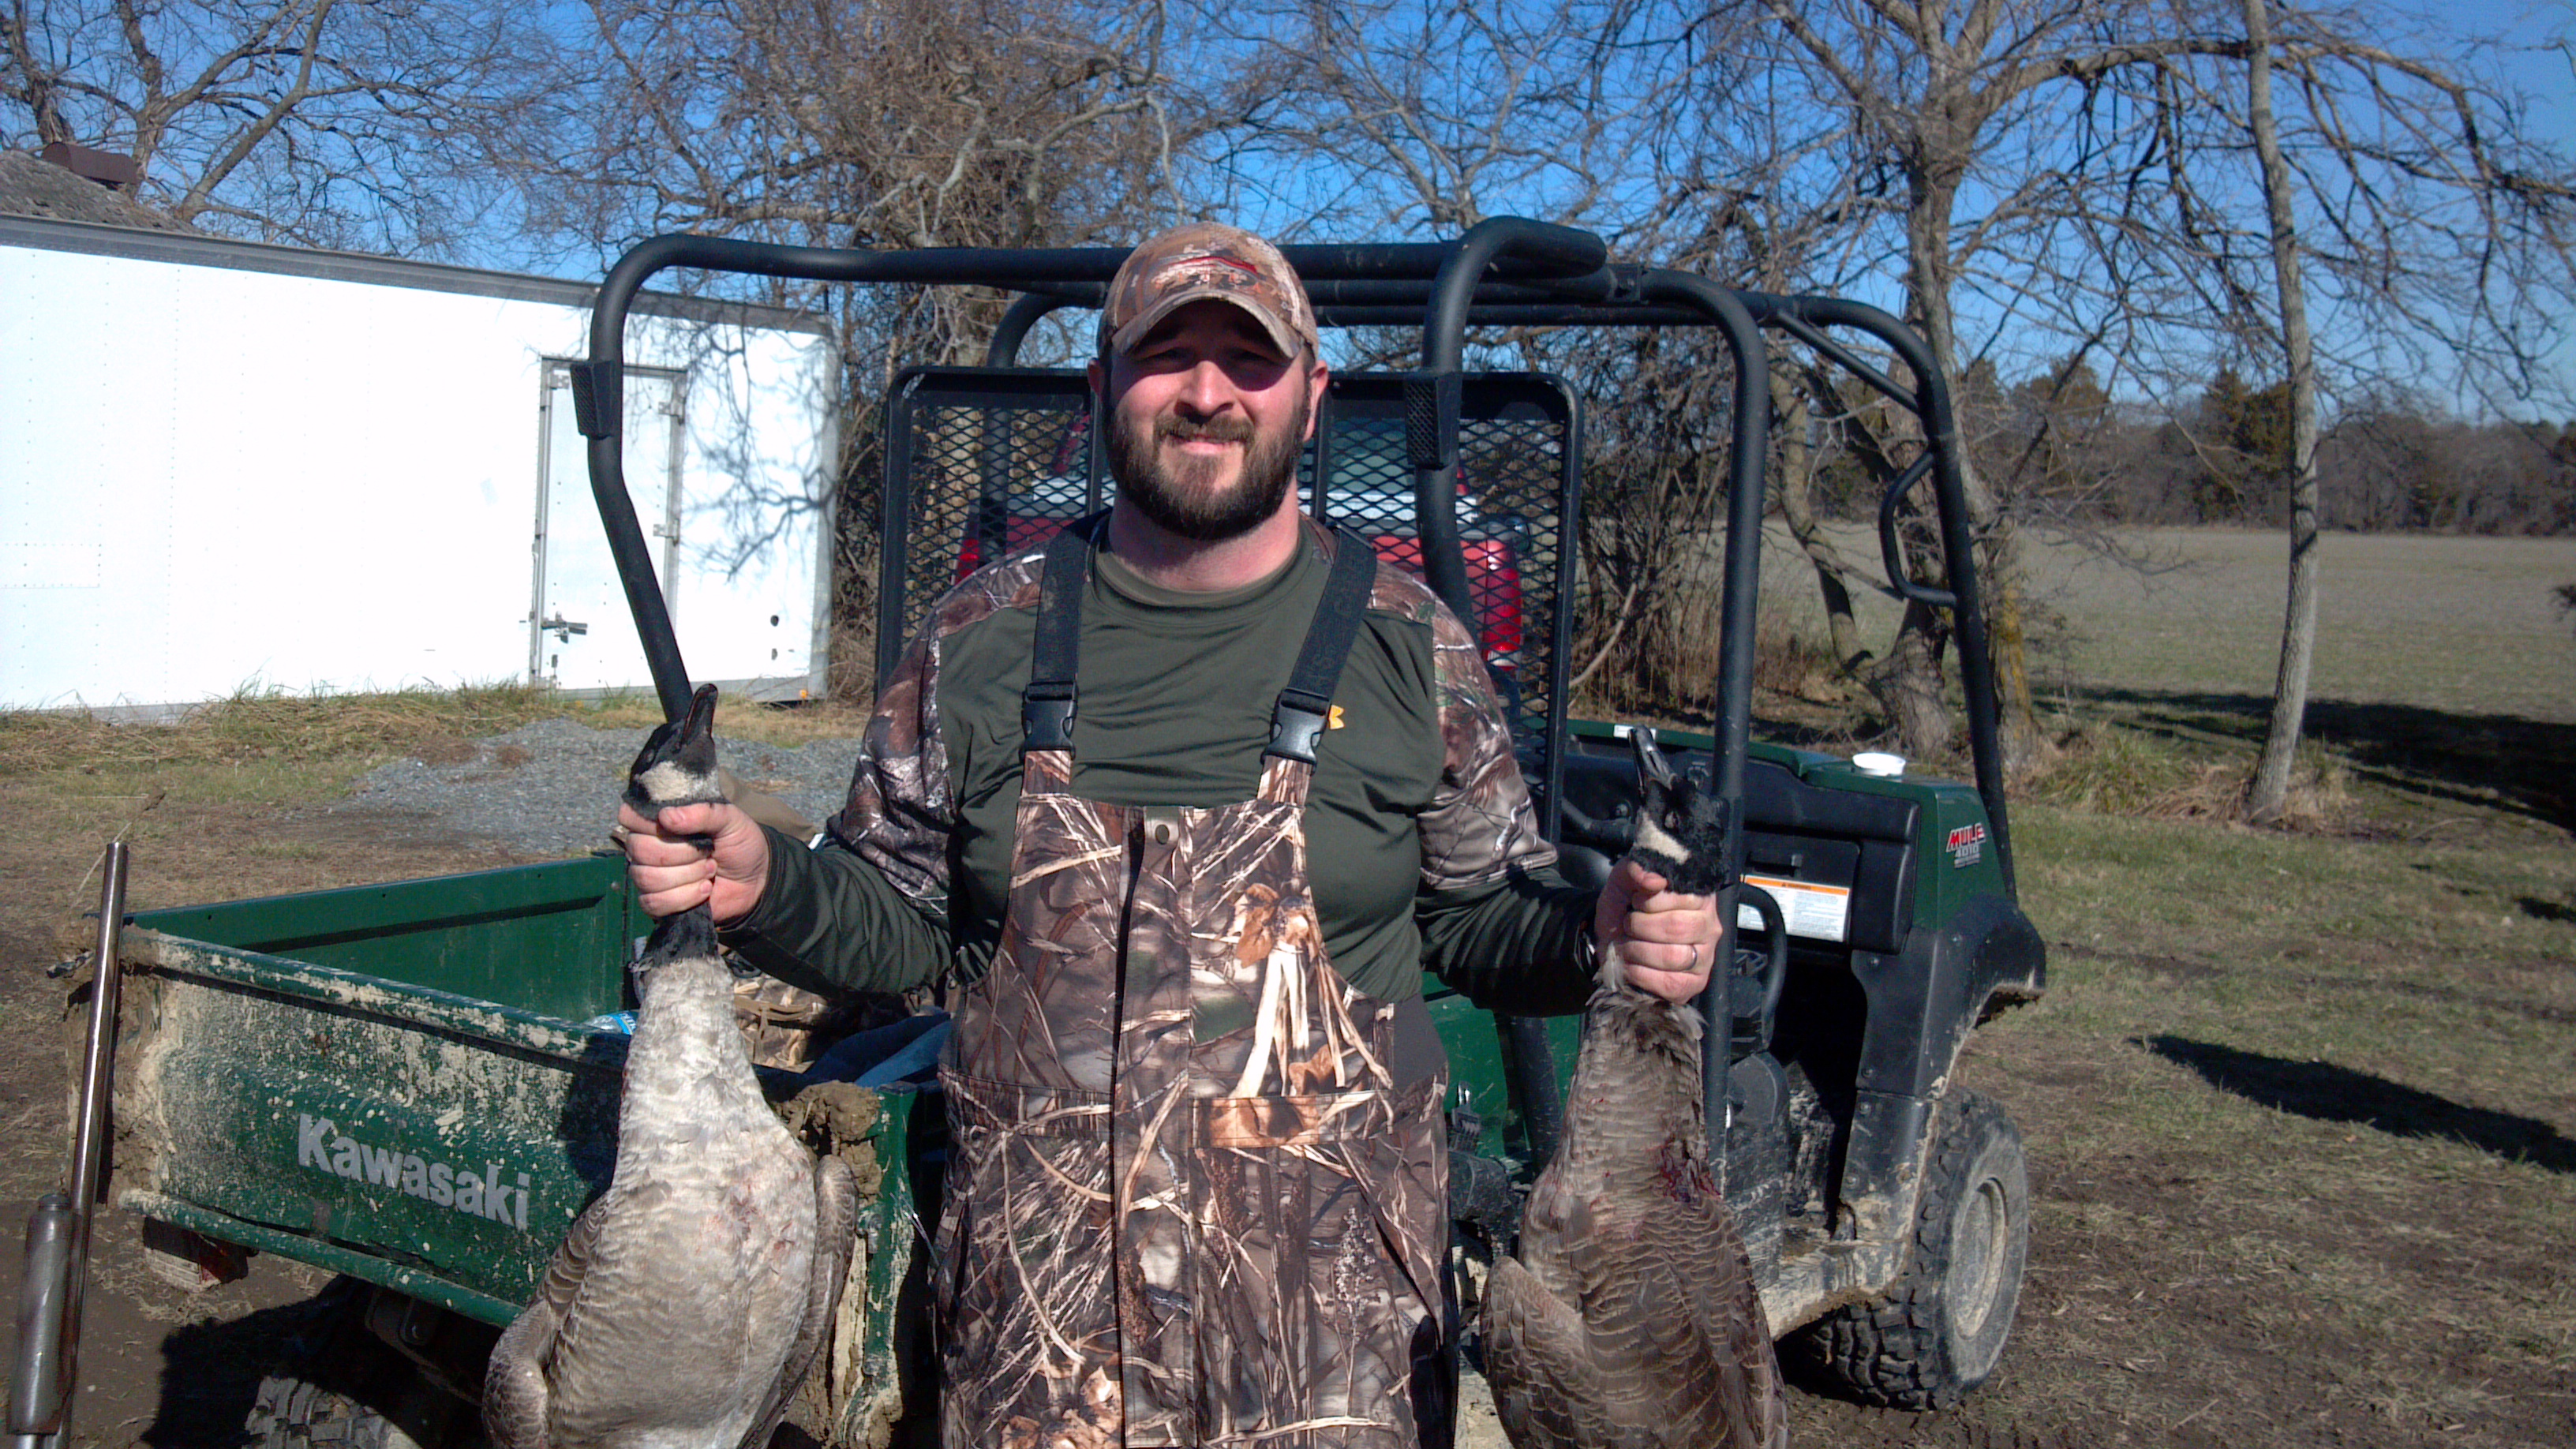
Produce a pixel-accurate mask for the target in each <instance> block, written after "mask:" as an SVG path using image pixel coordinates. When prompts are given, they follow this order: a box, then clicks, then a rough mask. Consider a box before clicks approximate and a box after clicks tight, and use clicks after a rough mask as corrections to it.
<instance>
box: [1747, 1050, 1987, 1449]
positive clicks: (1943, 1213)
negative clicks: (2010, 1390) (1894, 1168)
mask: <svg viewBox="0 0 2576 1449" xmlns="http://www.w3.org/2000/svg"><path fill="white" fill-rule="evenodd" d="M1939 1113H1940V1116H1939V1120H1938V1122H1937V1123H1936V1125H1935V1126H1934V1129H1933V1136H1932V1143H1931V1149H1930V1151H1929V1152H1928V1153H1927V1154H1926V1160H1925V1162H1924V1171H1923V1196H1922V1199H1921V1201H1920V1202H1919V1203H1918V1204H1917V1205H1916V1208H1915V1213H1914V1242H1913V1252H1912V1253H1911V1255H1910V1256H1909V1258H1908V1260H1907V1262H1906V1265H1905V1270H1904V1272H1903V1273H1901V1274H1899V1275H1898V1277H1897V1280H1896V1283H1895V1285H1894V1286H1893V1287H1891V1288H1890V1289H1889V1290H1888V1292H1887V1295H1886V1296H1885V1297H1882V1298H1878V1299H1875V1300H1873V1301H1871V1302H1867V1303H1858V1304H1853V1305H1851V1306H1850V1307H1847V1308H1841V1309H1837V1310H1835V1311H1834V1312H1832V1313H1828V1314H1826V1315H1825V1316H1824V1317H1823V1318H1820V1319H1818V1320H1816V1321H1815V1322H1814V1323H1811V1324H1809V1325H1807V1326H1806V1327H1805V1328H1802V1329H1800V1330H1799V1331H1798V1332H1797V1333H1796V1334H1793V1335H1792V1336H1791V1338H1790V1341H1789V1342H1788V1343H1787V1344H1784V1345H1783V1347H1786V1348H1788V1349H1790V1350H1791V1351H1792V1353H1793V1354H1794V1355H1795V1356H1796V1357H1797V1358H1798V1359H1799V1360H1801V1361H1802V1362H1803V1366H1805V1367H1807V1368H1809V1369H1811V1370H1813V1371H1815V1372H1816V1373H1818V1374H1819V1375H1821V1376H1822V1377H1823V1378H1824V1379H1826V1380H1827V1381H1828V1382H1829V1383H1830V1384H1831V1385H1832V1386H1833V1387H1836V1388H1839V1389H1842V1390H1844V1391H1846V1392H1848V1393H1850V1394H1851V1395H1852V1396H1853V1397H1855V1398H1858V1399H1860V1400H1862V1401H1863V1402H1865V1403H1872V1404H1882V1405H1885V1406H1887V1407H1889V1408H1897V1409H1948V1408H1953V1407H1956V1406H1957V1404H1958V1403H1959V1401H1960V1400H1961V1399H1962V1398H1964V1397H1966V1396H1967V1395H1968V1394H1969V1393H1970V1392H1972V1391H1973V1390H1975V1389H1977V1388H1978V1387H1980V1386H1982V1385H1983V1384H1984V1383H1985V1382H1986V1380H1987V1379H1989V1378H1991V1377H1993V1376H1994V1372H1995V1365H1996V1364H1997V1363H1999V1362H2000V1361H2001V1360H2002V1358H2003V1352H2004V1341H2005V1340H2006V1339H2007V1338H2009V1337H2010V1336H2011V1334H2012V1321H2013V1311H2014V1309H2015V1308H2016V1307H2018V1306H2019V1304H2020V1302H2021V1277H2022V1268H2023V1266H2024V1264H2025V1263H2027V1262H2028V1260H2029V1257H2030V1171H2029V1166H2028V1163H2027V1161H2026V1159H2025V1158H2024V1156H2023V1153H2022V1144H2021V1130H2020V1129H2019V1128H2017V1127H2015V1126H2013V1123H2012V1119H2011V1118H2010V1117H2007V1116H2005V1115H2004V1111H2003V1109H2002V1108H2001V1107H1998V1106H1996V1105H1995V1104H1994V1103H1993V1102H1992V1101H1990V1100H1988V1099H1987V1098H1985V1097H1983V1096H1980V1095H1979V1094H1977V1093H1975V1092H1969V1091H1960V1092H1958V1093H1956V1094H1954V1095H1953V1096H1951V1097H1948V1098H1946V1099H1944V1101H1943V1102H1942V1104H1941V1106H1940V1108H1939Z"/></svg>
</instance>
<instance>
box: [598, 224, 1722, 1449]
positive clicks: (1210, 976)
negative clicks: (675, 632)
mask: <svg viewBox="0 0 2576 1449" xmlns="http://www.w3.org/2000/svg"><path fill="white" fill-rule="evenodd" d="M1090 371H1091V383H1092V387H1093V388H1094V389H1095V390H1096V391H1097V392H1098V393H1099V395H1100V396H1101V397H1102V399H1103V400H1104V401H1105V403H1106V404H1107V416H1108V418H1109V433H1108V436H1107V438H1106V440H1105V441H1106V442H1107V443H1108V448H1109V456H1110V465H1111V470H1112V472H1113V474H1114V475H1115V476H1116V478H1117V480H1118V485H1119V491H1118V501H1117V504H1116V506H1115V507H1113V508H1112V509H1111V510H1110V511H1109V512H1108V513H1107V515H1106V516H1105V518H1104V519H1101V520H1094V521H1087V522H1086V523H1085V524H1081V525H1077V526H1076V527H1075V528H1074V529H1072V530H1069V531H1068V533H1067V534H1066V535H1065V537H1064V538H1063V539H1061V540H1059V541H1058V542H1056V543H1054V544H1051V545H1050V546H1049V548H1048V549H1047V550H1046V551H1045V552H1044V553H1043V554H1037V553H1033V554H1029V555H1026V556H1023V557H1020V558H1014V559H1009V560H1005V561H1003V562H1001V563H999V564H996V565H994V566H993V567H991V568H988V569H986V570H984V571H983V572H981V573H979V574H977V575H975V576H974V577H972V578H970V579H968V580H967V581H966V582H964V583H963V584H960V585H959V586H958V587H957V588H956V589H955V590H953V591H951V593H950V594H949V595H948V597H947V598H946V599H944V600H943V601H942V602H941V603H940V605H939V607H938V609H937V610H936V612H935V614H934V616H933V619H932V621H931V623H930V624H929V626H928V627H927V628H926V629H925V630H924V633H923V635H922V637H921V638H919V639H917V640H915V641H914V642H913V644H912V646H911V648H910V650H909V651H908V652H907V653H906V655H905V656H904V661H903V663H902V665H901V666H900V667H899V668H898V670H897V671H896V675H895V677H894V679H893V680H892V681H891V682H890V683H889V684H888V685H887V687H886V689H885V691H884V693H883V695H882V696H881V697H880V699H879V700H878V704H877V712H876V715H875V717H874V719H873V720H872V721H871V722H870V725H869V729H868V736H867V743H866V748H865V751H864V753H863V755H862V757H861V760H860V764H859V768H858V772H857V778H856V779H855V780H854V782H853V784H852V789H851V795H850V803H849V806H848V808H847V809H845V810H844V811H843V812H842V813H841V815H840V816H839V817H837V818H836V819H835V820H834V821H833V823H832V827H831V830H830V832H829V834H828V838H827V839H826V840H825V841H823V842H822V843H821V845H820V846H819V848H817V849H814V850H810V851H809V850H807V849H805V848H803V847H802V846H801V845H798V844H797V843H796V842H794V841H792V840H790V839H788V838H787V837H785V836H782V835H777V834H775V833H764V832H763V830H762V829H761V828H760V827H759V826H757V825H755V824H753V823H752V822H751V821H750V820H749V819H748V818H747V817H745V816H743V814H742V813H741V812H740V811H739V810H738V809H735V808H734V807H731V806H723V805H717V806H706V807H700V808H698V809H696V810H665V811H664V812H663V813H662V817H661V819H660V820H659V821H658V822H651V821H646V820H644V819H643V818H641V817H640V816H636V815H633V814H631V813H629V814H626V815H624V816H622V822H623V824H624V825H625V826H626V827H627V829H628V830H629V831H630V832H631V836H630V839H629V842H628V846H627V850H628V854H629V857H630V861H631V871H632V875H633V878H634V881H635V884H636V886H637V889H638V891H639V892H640V894H641V896H642V899H643V902H644V905H645V908H646V909H647V910H649V911H651V912H652V913H654V914H656V915H662V914H668V913H670V912H673V911H678V910H683V909H686V908H688V907H689V906H692V905H695V904H697V903H698V902H700V901H708V902H710V903H711V904H712V906H713V908H714V913H715V917H716V920H717V921H718V922H719V923H721V924H723V925H725V926H726V928H727V931H728V937H729V939H730V940H731V941H732V943H733V944H734V945H735V946H736V948H737V949H738V950H740V951H741V952H742V953H743V954H744V955H745V956H747V957H748V958H749V959H751V960H753V961H754V962H756V963H758V964H760V965H762V966H763V967H765V968H767V969H769V970H771V971H772V972H774V973H776V974H779V975H782V976H789V977H791V978H793V977H800V976H801V977H803V978H805V979H811V978H812V977H814V976H817V975H819V976H822V977H826V978H829V979H831V980H834V981H838V982H840V983H842V984H844V985H846V986H854V987H863V988H869V989H880V990H883V989H900V988H903V987H907V986H911V985H916V984H919V983H921V982H923V981H927V980H931V979H933V978H935V977H940V976H942V975H948V976H950V978H951V980H952V982H953V985H952V987H951V991H950V998H949V999H950V1004H951V1006H952V1007H953V1008H954V1010H955V1022H956V1024H955V1027H954V1030H953V1034H952V1036H951V1039H950V1043H949V1047H948V1053H947V1056H946V1059H945V1061H944V1063H943V1067H942V1079H943V1082H944V1084H945V1086H946V1089H947V1091H946V1095H947V1100H948V1104H949V1116H950V1122H951V1125H952V1128H953V1132H954V1150H953V1153H952V1156H951V1160H950V1163H949V1166H948V1176H947V1182H948V1188H947V1207H946V1211H945V1213H944V1214H943V1218H942V1222H941V1225H940V1233H939V1241H938V1243H937V1246H936V1250H935V1251H936V1257H935V1259H934V1269H933V1271H934V1275H935V1277H934V1283H935V1285H936V1296H937V1298H938V1300H939V1303H938V1307H939V1314H940V1323H941V1328H942V1332H941V1335H940V1337H941V1353H942V1357H943V1361H944V1367H945V1370H946V1383H945V1385H944V1391H943V1394H944V1396H943V1405H942V1407H943V1414H942V1419H943V1431H942V1432H943V1437H944V1440H945V1442H946V1443H948V1444H951V1445H965V1444H1002V1445H1008V1446H1014V1449H1016V1446H1021V1445H1039V1444H1046V1445H1055V1444H1066V1445H1088V1444H1095V1443H1097V1444H1128V1445H1154V1444H1173V1445H1199V1444H1206V1445H1216V1444H1242V1445H1253V1444H1258V1445H1261V1446H1264V1449H1275V1446H1295V1445H1364V1446H1371V1449H1379V1446H1384V1449H1394V1446H1399V1445H1404V1446H1409V1445H1412V1444H1415V1443H1417V1442H1418V1436H1419V1435H1421V1434H1422V1433H1424V1432H1425V1431H1427V1430H1430V1429H1432V1428H1433V1427H1434V1426H1433V1424H1432V1423H1431V1422H1430V1421H1433V1420H1436V1419H1438V1418H1440V1417H1441V1416H1442V1415H1444V1414H1445V1412H1446V1407H1445V1405H1442V1404H1440V1403H1439V1402H1438V1401H1437V1392H1436V1389H1435V1388H1434V1385H1435V1384H1436V1382H1437V1379H1438V1375H1437V1374H1436V1372H1435V1371H1434V1370H1435V1366H1436V1365H1437V1363H1438V1362H1439V1359H1440V1356H1441V1350H1442V1344H1441V1341H1440V1313H1439V1302H1440V1291H1439V1286H1438V1285H1439V1281H1440V1278H1439V1274H1440V1267H1441V1258H1442V1255H1443V1254H1444V1252H1445V1249H1446V1242H1447V1229H1446V1224H1445V1222H1444V1221H1443V1220H1444V1218H1445V1216H1446V1188H1445V1183H1444V1177H1445V1173H1446V1167H1447V1158H1446V1152H1445V1146H1446V1139H1445V1134H1444V1133H1443V1131H1442V1126H1441V1105H1442V1096H1443V1090H1444V1077H1445V1071H1446V1063H1445V1060H1444V1059H1443V1057H1442V1055H1441V1050H1440V1046H1439V1041H1438V1037H1437V1035H1436V1033H1435V1032H1434V1031H1433V1029H1432V1027H1431V1023H1430V1019H1429V1016H1428V1014H1427V1012H1426V1011H1425V1010H1424V1008H1423V1006H1422V1001H1421V992H1420V983H1421V972H1422V970H1423V968H1424V966H1425V965H1428V966H1429V967H1430V968H1431V969H1433V970H1435V971H1437V972H1439V973H1440V975H1441V976H1442V977H1443V978H1444V979H1445V980H1447V981H1449V982H1451V983H1452V984H1454V985H1456V986H1458V987H1459V988H1460V989H1461V990H1463V991H1465V992H1467V993H1468V995H1469V996H1470V997H1471V998H1473V999H1475V1000H1477V1001H1478V1002H1480V1003H1482V1004H1485V1005H1488V1006H1491V1007H1494V1008H1496V1009H1500V1010H1506V1011H1514V1012H1524V1013H1549V1012H1563V1011H1571V1010H1575V1009H1578V1008H1579V1007H1580V1006H1581V1005H1582V1003H1583V1001H1584V999H1585V996H1586V995H1587V993H1588V991H1589V989H1590V985H1591V980H1590V973H1591V967H1590V964H1589V963H1590V960H1591V956H1592V951H1593V949H1594V943H1595V942H1596V941H1600V940H1607V939H1610V938H1612V937H1616V938H1618V939H1620V940H1621V941H1623V942H1624V943H1625V946H1624V957H1625V959H1626V960H1627V961H1628V962H1629V970H1630V975H1631V977H1632V979H1634V980H1635V981H1637V982H1638V984H1640V985H1641V986H1643V987H1645V988H1646V989H1648V990H1651V991H1654V992H1656V993H1657V994H1659V995H1663V996H1667V997H1671V998H1675V999H1679V998H1682V997H1686V996H1688V995H1691V994H1693V993H1695V992H1696V991H1698V990H1699V988H1700V987H1701V986H1703V985H1704V984H1705V983H1706V981H1707V979H1708V966H1709V962H1710V961H1711V960H1712V959H1713V957H1714V954H1715V943H1716V940H1717V935H1718V931H1717V918H1716V913H1715V911H1714V909H1713V907H1712V903H1711V902H1710V901H1709V899H1708V898H1706V897H1685V896H1678V895H1674V894H1672V893H1670V892H1668V891H1667V890H1665V884H1666V883H1665V882H1664V881H1662V880H1661V879H1659V878H1657V877H1655V876H1652V875H1650V874H1648V873H1646V872H1644V871H1642V870H1640V869H1638V868H1637V867H1635V866H1633V865H1622V866H1621V867H1620V868H1619V871H1618V873H1617V874H1616V875H1614V877H1613V879H1612V881H1611V883H1610V885H1609V886H1608V887H1607V888H1606V889H1605V890H1604V891H1603V892H1602V893H1601V894H1600V896H1599V897H1598V899H1597V900H1596V899H1593V898H1588V897H1585V896H1583V895H1581V894H1580V893H1577V892H1574V891H1571V890H1569V889H1568V888H1567V887H1566V886H1564V885H1563V884H1562V882H1561V881H1559V880H1558V879H1557V877H1556V875H1555V871H1554V852H1553V851H1552V850H1551V848H1550V847H1549V846H1548V845H1547V844H1546V843H1545V842H1544V841H1543V840H1541V839H1540V838H1539V836H1538V833H1537V830H1536V828H1535V825H1534V821H1533V818H1532V814H1531V811H1530V806H1529V798H1528V794H1527V791H1526V789H1525V788H1524V786H1523V784H1522V781H1521V778H1520V775H1519V772H1518V769H1517V767H1516V766H1515V764H1514V762H1513V758H1512V752H1511V747H1510V740H1509V738H1508V735H1507V734H1506V732H1505V728H1504V724H1503V721H1502V718H1501V714H1500V711H1499V709H1498V708H1497V706H1496V704H1495V701H1494V697H1493V693H1492V687H1491V684H1490V681H1489V680H1488V678H1487V676H1486V673H1485V669H1484V665H1483V663H1482V661H1481V660H1480V658H1479V657H1478V655H1477V652H1476V646H1475V641H1474V638H1473V636H1472V635H1471V634H1470V633H1469V632H1468V631H1467V630H1466V629H1465V628H1464V627H1462V626H1461V625H1460V624H1459V622H1458V621H1457V620H1456V619H1455V618H1453V617H1451V616H1450V615H1449V613H1448V612H1447V611H1446V610H1444V609H1442V608H1441V607H1440V606H1439V604H1438V603H1437V601H1436V600H1435V599H1434V598H1433V596H1432V595H1431V593H1430V592H1429V590H1428V589H1427V588H1426V587H1425V586H1424V585H1423V584H1422V583H1421V581H1420V580H1419V579H1416V578H1414V577H1412V576H1411V575H1408V574H1404V573H1400V572H1398V571H1396V570H1394V569H1381V568H1378V567H1377V566H1376V559H1375V557H1374V556H1373V554H1372V553H1371V551H1370V549H1369V548H1368V546H1367V544H1366V542H1365V541H1362V540H1357V539H1355V538H1354V537H1353V536H1351V535H1348V534H1341V535H1335V534H1333V533H1330V532H1327V531H1326V530H1324V529H1323V528H1321V527H1320V526H1318V525H1316V524H1315V523H1314V522H1312V521H1311V520H1309V519H1308V518H1306V517H1305V516H1304V514H1303V513H1302V512H1301V511H1300V510H1299V508H1298V500H1297V496H1296V491H1295V488H1294V479H1295V474H1296V465H1297V456H1298V452H1299V449H1300V446H1301V445H1302V443H1303V442H1304V441H1305V439H1306V438H1307V437H1308V436H1310V435H1311V434H1312V432H1313V430H1314V423H1315V407H1316V404H1317V402H1318V401H1319V400H1320V399H1321V398H1322V396H1323V392H1324V386H1325V382H1326V379H1327V376H1328V372H1327V369H1326V367H1325V365H1324V363H1323V360H1322V358H1321V356H1320V351H1319V347H1318V342H1317V337H1316V331H1315V323H1314V313H1313V311H1312V308H1311V306H1310V304H1309V302H1308V300H1307V297H1306V294H1305V290H1304V287H1303V285H1302V284H1301V283H1300V282H1299V281H1298V279H1297V277H1296V274H1295V273H1294V272H1293V271H1292V270H1291V269H1290V268H1289V266H1288V264H1287V262H1286V261H1285V260H1284V259H1283V258H1282V257H1281V256H1280V255H1279V253H1278V251H1277V250H1276V249H1274V248H1273V247H1271V246H1270V245H1269V244H1268V243H1267V242H1264V241H1262V240H1261V239H1259V238H1257V237H1254V236H1251V235H1249V234H1247V233H1244V232H1241V231H1237V230H1235V229H1233V228H1231V227H1223V226H1217V225H1213V224H1195V225H1191V226H1184V227H1180V228H1176V229H1174V230H1172V231H1169V232H1165V233H1163V234H1162V235H1160V236H1157V237H1155V238H1153V239H1152V240H1149V241H1147V242H1146V243H1144V244H1143V245H1142V246H1139V247H1138V248H1136V250H1135V251H1134V252H1133V253H1132V254H1131V255H1130V256H1129V257H1128V259H1127V261H1126V263H1125V264H1124V265H1123V266H1122V267H1121V268H1120V270H1119V273H1118V276H1117V278H1116V279H1115V280H1114V281H1113V282H1112V283H1111V285H1110V289H1109V294H1108V299H1107V303H1106V306H1105V307H1104V309H1103V313H1102V317H1101V324H1100V349H1099V356H1098V358H1097V359H1096V360H1094V361H1093V362H1092V364H1091V369H1090Z"/></svg>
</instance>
